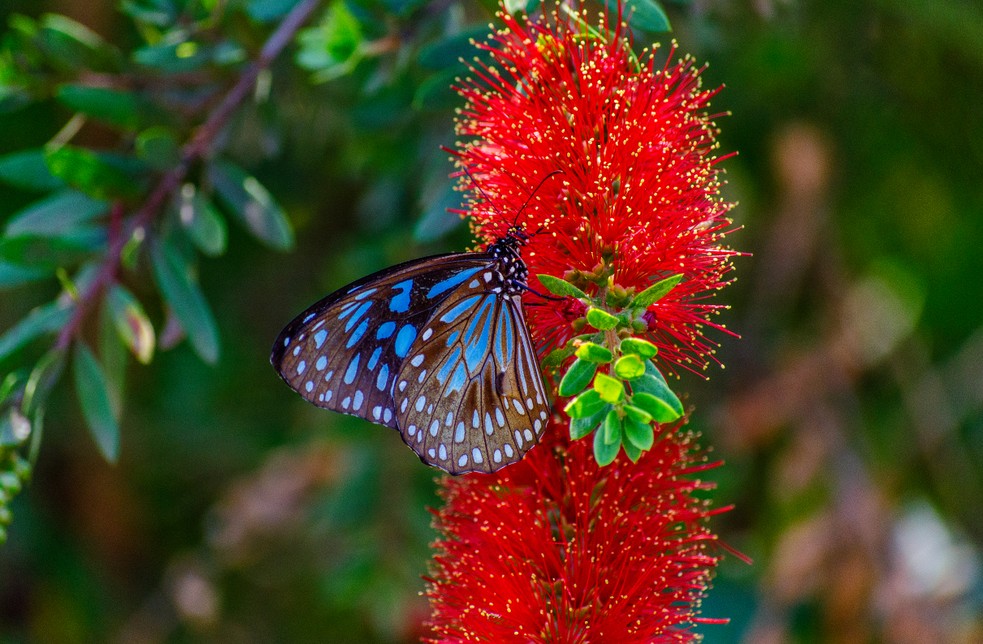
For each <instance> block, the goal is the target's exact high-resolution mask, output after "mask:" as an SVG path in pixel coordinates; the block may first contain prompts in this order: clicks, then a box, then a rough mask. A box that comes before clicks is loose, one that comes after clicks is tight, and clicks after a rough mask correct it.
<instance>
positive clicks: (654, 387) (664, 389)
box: [631, 374, 683, 418]
mask: <svg viewBox="0 0 983 644" xmlns="http://www.w3.org/2000/svg"><path fill="white" fill-rule="evenodd" d="M631 389H632V391H633V392H635V393H636V394H637V393H645V394H649V395H652V396H655V397H656V398H658V399H660V400H662V401H663V402H664V403H665V404H666V405H668V406H669V407H670V408H671V409H672V410H673V411H674V412H676V413H677V416H676V417H677V418H678V417H679V416H682V415H683V403H682V402H681V401H680V400H679V398H678V397H677V396H676V394H675V393H673V391H672V389H670V388H669V385H668V384H666V382H665V381H664V380H659V379H658V378H656V377H655V376H652V375H650V374H646V375H644V376H642V377H641V378H639V379H638V380H635V381H633V382H632V383H631Z"/></svg>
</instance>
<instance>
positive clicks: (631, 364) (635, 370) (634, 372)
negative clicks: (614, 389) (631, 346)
mask: <svg viewBox="0 0 983 644" xmlns="http://www.w3.org/2000/svg"><path fill="white" fill-rule="evenodd" d="M614 373H615V375H616V376H618V377H619V378H621V379H622V380H634V379H635V378H639V377H641V376H643V375H645V363H644V362H642V359H641V358H639V357H638V356H636V355H631V354H629V355H626V356H621V357H620V358H618V361H617V362H615V363H614Z"/></svg>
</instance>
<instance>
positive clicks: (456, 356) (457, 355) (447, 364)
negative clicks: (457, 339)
mask: <svg viewBox="0 0 983 644" xmlns="http://www.w3.org/2000/svg"><path fill="white" fill-rule="evenodd" d="M460 359H461V347H454V350H453V351H451V352H450V353H448V354H447V355H446V356H444V363H443V364H442V365H440V371H438V372H437V381H438V382H439V383H440V384H444V381H445V380H447V376H449V375H450V373H451V369H453V368H454V366H455V365H456V364H457V361H458V360H460Z"/></svg>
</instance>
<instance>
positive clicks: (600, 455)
mask: <svg viewBox="0 0 983 644" xmlns="http://www.w3.org/2000/svg"><path fill="white" fill-rule="evenodd" d="M620 451H621V433H620V432H619V433H618V434H617V437H616V439H615V441H614V442H613V443H607V442H605V440H604V432H603V431H598V432H594V460H595V461H597V464H598V465H600V466H601V467H604V466H605V465H610V464H611V463H613V462H614V459H616V458H617V457H618V452H620Z"/></svg>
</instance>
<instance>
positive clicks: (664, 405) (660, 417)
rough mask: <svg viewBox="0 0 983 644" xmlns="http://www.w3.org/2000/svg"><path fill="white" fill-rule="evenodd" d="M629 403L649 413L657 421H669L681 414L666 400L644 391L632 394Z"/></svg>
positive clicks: (676, 418)
mask: <svg viewBox="0 0 983 644" xmlns="http://www.w3.org/2000/svg"><path fill="white" fill-rule="evenodd" d="M631 404H632V405H635V406H637V407H639V408H640V409H642V410H644V411H646V412H648V413H649V414H651V415H652V418H654V419H655V422H657V423H671V422H673V421H675V420H678V419H679V417H680V416H682V413H680V412H678V411H677V410H676V409H674V408H673V407H672V405H670V404H669V403H668V402H667V401H665V400H663V399H662V398H658V397H656V396H653V395H652V394H648V393H645V392H637V393H635V394H634V395H632V397H631Z"/></svg>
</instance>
